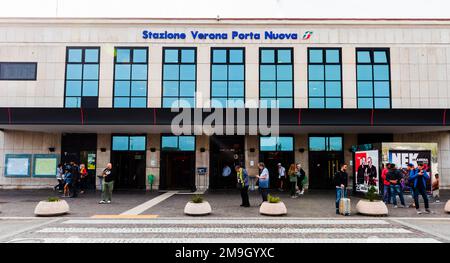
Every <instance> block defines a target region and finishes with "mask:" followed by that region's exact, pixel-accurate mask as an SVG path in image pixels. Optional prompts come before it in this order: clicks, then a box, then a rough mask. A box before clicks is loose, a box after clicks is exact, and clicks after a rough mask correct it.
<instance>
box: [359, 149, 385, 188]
mask: <svg viewBox="0 0 450 263" xmlns="http://www.w3.org/2000/svg"><path fill="white" fill-rule="evenodd" d="M378 154H379V151H378V150H373V151H357V152H355V177H356V191H357V192H362V193H367V191H368V190H369V188H370V187H371V186H375V189H376V190H377V192H379V187H378V183H379V180H378V175H379V162H378Z"/></svg>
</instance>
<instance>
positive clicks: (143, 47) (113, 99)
mask: <svg viewBox="0 0 450 263" xmlns="http://www.w3.org/2000/svg"><path fill="white" fill-rule="evenodd" d="M118 49H129V50H130V61H129V62H117V50H118ZM135 49H144V50H146V52H147V58H146V62H145V63H144V62H134V61H133V56H134V52H133V51H134V50H135ZM113 64H114V68H113V93H112V107H113V108H117V109H138V108H142V109H145V108H147V107H148V82H149V79H148V71H149V70H150V67H149V48H148V47H146V46H119V47H114V57H113ZM117 64H118V65H130V66H131V67H130V78H129V79H127V80H122V81H129V82H130V95H129V96H115V95H114V94H115V93H116V81H117V80H116V65H117ZM132 65H146V66H147V77H146V80H145V82H146V85H145V87H146V88H145V97H144V96H132V95H131V85H132V82H133V79H132V75H133V67H132ZM138 81H142V80H138ZM133 97H134V98H145V107H132V106H131V98H133ZM115 98H128V99H129V104H128V107H116V105H115Z"/></svg>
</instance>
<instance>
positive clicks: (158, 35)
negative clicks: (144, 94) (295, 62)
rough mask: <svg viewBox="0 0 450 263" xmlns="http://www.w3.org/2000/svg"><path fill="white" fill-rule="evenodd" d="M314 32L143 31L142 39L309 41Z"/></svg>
mask: <svg viewBox="0 0 450 263" xmlns="http://www.w3.org/2000/svg"><path fill="white" fill-rule="evenodd" d="M312 34H313V31H306V32H304V33H303V34H299V33H297V32H275V31H263V32H241V31H231V32H214V33H211V32H202V31H198V30H191V31H189V32H187V33H186V32H170V31H158V32H157V31H151V30H143V31H142V38H143V39H146V40H178V39H180V40H184V39H188V38H190V39H193V40H227V39H231V40H261V39H263V40H299V39H300V40H308V39H310V38H311V36H312Z"/></svg>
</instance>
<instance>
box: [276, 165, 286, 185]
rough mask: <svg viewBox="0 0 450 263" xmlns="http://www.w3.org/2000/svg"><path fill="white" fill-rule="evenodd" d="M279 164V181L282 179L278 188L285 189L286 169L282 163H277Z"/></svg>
mask: <svg viewBox="0 0 450 263" xmlns="http://www.w3.org/2000/svg"><path fill="white" fill-rule="evenodd" d="M277 166H278V181H280V188H279V189H278V190H280V191H283V190H284V187H283V186H284V179H285V178H286V169H285V168H284V167H283V166H281V163H278V164H277Z"/></svg>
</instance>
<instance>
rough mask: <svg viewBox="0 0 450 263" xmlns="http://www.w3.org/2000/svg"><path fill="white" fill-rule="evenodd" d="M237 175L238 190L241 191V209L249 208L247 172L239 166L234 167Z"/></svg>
mask: <svg viewBox="0 0 450 263" xmlns="http://www.w3.org/2000/svg"><path fill="white" fill-rule="evenodd" d="M234 168H235V170H236V175H237V183H238V188H239V189H240V190H241V199H242V204H241V206H243V207H250V201H249V198H248V174H247V171H246V170H245V169H244V168H242V167H241V166H240V165H239V164H237V165H236V166H235V167H234Z"/></svg>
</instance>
